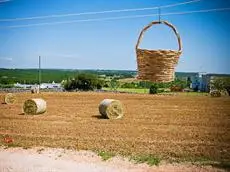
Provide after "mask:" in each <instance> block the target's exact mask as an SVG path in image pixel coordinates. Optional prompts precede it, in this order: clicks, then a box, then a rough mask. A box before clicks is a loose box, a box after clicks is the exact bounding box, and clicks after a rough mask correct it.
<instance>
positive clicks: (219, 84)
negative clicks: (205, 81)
mask: <svg viewBox="0 0 230 172" xmlns="http://www.w3.org/2000/svg"><path fill="white" fill-rule="evenodd" d="M211 89H217V90H219V91H227V93H228V95H229V96H230V77H216V78H214V79H213V81H212V83H211Z"/></svg>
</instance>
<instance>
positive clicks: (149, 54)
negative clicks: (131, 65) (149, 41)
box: [136, 21, 182, 82]
mask: <svg viewBox="0 0 230 172" xmlns="http://www.w3.org/2000/svg"><path fill="white" fill-rule="evenodd" d="M155 24H165V25H167V26H169V27H170V28H171V29H172V30H173V31H174V33H175V34H176V36H177V40H178V44H179V50H178V51H177V50H161V49H160V50H147V49H140V48H138V47H139V44H140V41H141V39H142V36H143V34H144V32H145V31H146V30H148V29H149V28H150V27H152V26H153V25H155ZM181 53H182V43H181V39H180V35H179V33H178V32H177V30H176V28H175V27H174V26H173V25H172V24H170V23H169V22H167V21H153V22H151V23H150V24H149V25H147V26H145V27H144V28H143V29H142V31H141V33H140V35H139V38H138V41H137V44H136V55H137V67H138V76H137V79H140V80H145V81H152V82H170V81H173V80H174V70H175V67H176V65H177V63H178V59H179V56H180V55H181Z"/></svg>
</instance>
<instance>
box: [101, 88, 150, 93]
mask: <svg viewBox="0 0 230 172" xmlns="http://www.w3.org/2000/svg"><path fill="white" fill-rule="evenodd" d="M103 90H106V91H112V89H111V88H103ZM117 91H121V92H128V93H142V94H144V93H145V94H146V93H147V94H148V93H149V89H148V88H118V89H117Z"/></svg>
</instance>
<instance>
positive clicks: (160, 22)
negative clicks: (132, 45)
mask: <svg viewBox="0 0 230 172" xmlns="http://www.w3.org/2000/svg"><path fill="white" fill-rule="evenodd" d="M162 23H163V24H165V25H167V26H169V27H170V28H171V29H172V30H173V31H174V33H175V34H176V36H177V41H178V45H179V50H178V51H182V42H181V39H180V35H179V33H178V32H177V30H176V28H175V27H174V26H173V25H172V24H171V23H169V22H167V21H153V22H151V23H150V24H148V25H147V26H145V27H144V28H143V29H142V31H141V33H140V35H139V38H138V41H137V44H136V50H137V49H138V47H139V44H140V42H141V39H142V37H143V34H144V32H145V31H146V30H148V29H149V28H150V27H152V26H153V25H154V24H162Z"/></svg>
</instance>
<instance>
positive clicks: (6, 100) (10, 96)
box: [4, 93, 16, 104]
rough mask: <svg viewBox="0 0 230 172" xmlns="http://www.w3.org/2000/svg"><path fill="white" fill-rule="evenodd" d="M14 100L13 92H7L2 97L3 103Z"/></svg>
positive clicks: (10, 102)
mask: <svg viewBox="0 0 230 172" xmlns="http://www.w3.org/2000/svg"><path fill="white" fill-rule="evenodd" d="M15 101H16V96H15V94H12V93H8V94H6V95H5V97H4V103H6V104H13V103H14V102H15Z"/></svg>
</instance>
